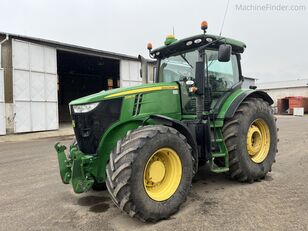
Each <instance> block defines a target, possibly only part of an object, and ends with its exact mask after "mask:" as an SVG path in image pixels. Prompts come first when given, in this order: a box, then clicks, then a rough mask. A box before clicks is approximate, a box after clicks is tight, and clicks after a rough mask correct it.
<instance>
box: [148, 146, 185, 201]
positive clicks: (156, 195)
mask: <svg viewBox="0 0 308 231" xmlns="http://www.w3.org/2000/svg"><path fill="white" fill-rule="evenodd" d="M181 178H182V163H181V160H180V158H179V156H178V154H177V153H176V151H174V150H173V149H171V148H161V149H159V150H157V151H156V152H154V154H153V155H152V156H151V157H150V158H149V160H148V162H147V164H146V166H145V168H144V181H143V183H144V189H145V191H146V193H147V194H148V196H149V197H150V198H151V199H153V200H155V201H164V200H168V199H169V198H170V197H171V196H172V195H173V194H174V193H175V192H176V190H177V188H178V187H179V185H180V182H181Z"/></svg>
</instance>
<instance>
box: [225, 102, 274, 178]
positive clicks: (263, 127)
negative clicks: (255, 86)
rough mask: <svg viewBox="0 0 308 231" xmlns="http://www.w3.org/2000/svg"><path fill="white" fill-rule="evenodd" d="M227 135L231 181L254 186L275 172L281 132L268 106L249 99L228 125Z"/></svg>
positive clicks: (226, 125)
mask: <svg viewBox="0 0 308 231" xmlns="http://www.w3.org/2000/svg"><path fill="white" fill-rule="evenodd" d="M223 135H224V139H225V143H226V146H227V148H228V151H229V169H230V170H229V172H228V176H229V177H230V178H232V179H235V180H238V181H242V182H243V181H248V182H253V181H258V180H260V179H262V178H264V177H265V175H266V174H267V173H268V172H269V171H271V168H272V164H273V163H274V161H275V156H276V150H277V128H276V122H275V118H274V116H273V113H272V109H271V108H270V106H269V104H268V103H267V102H265V101H264V100H262V99H260V98H248V99H246V100H245V101H244V102H242V103H241V105H240V106H239V108H238V109H237V111H236V113H235V115H234V117H233V118H232V119H229V120H227V121H226V122H225V125H224V127H223Z"/></svg>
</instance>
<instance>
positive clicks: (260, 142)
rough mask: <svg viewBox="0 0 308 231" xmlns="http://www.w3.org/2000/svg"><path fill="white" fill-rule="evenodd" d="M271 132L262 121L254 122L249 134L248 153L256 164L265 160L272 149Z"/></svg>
mask: <svg viewBox="0 0 308 231" xmlns="http://www.w3.org/2000/svg"><path fill="white" fill-rule="evenodd" d="M270 141H271V138H270V130H269V127H268V125H267V123H266V122H265V121H264V120H262V119H257V120H255V121H253V122H252V123H251V125H250V127H249V129H248V132H247V142H246V144H247V151H248V154H249V156H250V159H251V160H252V161H253V162H255V163H261V162H263V161H264V160H265V158H266V157H267V155H268V152H269V149H270Z"/></svg>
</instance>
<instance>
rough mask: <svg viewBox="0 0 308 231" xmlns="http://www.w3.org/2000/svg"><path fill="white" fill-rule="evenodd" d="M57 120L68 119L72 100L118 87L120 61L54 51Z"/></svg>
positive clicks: (67, 120) (65, 120)
mask: <svg viewBox="0 0 308 231" xmlns="http://www.w3.org/2000/svg"><path fill="white" fill-rule="evenodd" d="M57 69H58V84H59V85H58V86H59V87H58V104H59V105H58V106H59V122H60V123H61V122H62V123H63V122H70V121H71V119H70V114H69V109H68V104H69V102H71V101H72V100H74V99H77V98H80V97H83V96H87V95H90V94H94V93H97V92H100V91H102V90H108V89H112V88H117V87H119V84H120V81H119V79H120V62H119V60H115V59H108V58H104V57H97V56H90V55H84V54H79V53H73V52H68V51H61V50H58V51H57Z"/></svg>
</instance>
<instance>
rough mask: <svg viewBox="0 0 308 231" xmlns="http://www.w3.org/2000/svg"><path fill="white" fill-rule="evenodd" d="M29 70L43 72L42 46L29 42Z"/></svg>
mask: <svg viewBox="0 0 308 231" xmlns="http://www.w3.org/2000/svg"><path fill="white" fill-rule="evenodd" d="M29 50H30V51H29V53H30V70H31V71H37V72H44V71H45V68H44V47H43V46H38V45H33V44H29Z"/></svg>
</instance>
